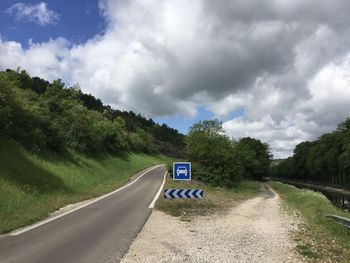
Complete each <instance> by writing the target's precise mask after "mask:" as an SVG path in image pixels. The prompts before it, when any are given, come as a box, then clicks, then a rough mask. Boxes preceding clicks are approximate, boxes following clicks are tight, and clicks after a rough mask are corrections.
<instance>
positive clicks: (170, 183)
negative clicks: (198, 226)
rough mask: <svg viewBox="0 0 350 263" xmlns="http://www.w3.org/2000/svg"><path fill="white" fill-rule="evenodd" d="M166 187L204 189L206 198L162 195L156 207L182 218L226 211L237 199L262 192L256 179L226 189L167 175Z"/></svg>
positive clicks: (186, 218) (188, 218)
mask: <svg viewBox="0 0 350 263" xmlns="http://www.w3.org/2000/svg"><path fill="white" fill-rule="evenodd" d="M166 188H176V189H183V188H185V189H203V191H204V198H203V200H201V199H175V200H168V199H164V198H163V196H161V197H160V198H159V199H158V201H157V204H156V208H157V209H159V210H162V211H164V212H166V213H168V214H170V215H173V216H180V217H181V219H182V220H190V219H191V217H192V216H196V215H206V214H208V213H213V212H218V211H226V209H227V208H228V207H230V206H232V205H234V204H235V202H237V201H241V200H244V199H248V198H250V197H253V196H256V195H257V194H258V193H259V192H260V190H259V189H260V184H259V182H256V181H243V182H241V183H240V184H239V185H238V186H237V187H236V188H232V189H225V188H219V187H212V186H207V185H204V184H202V183H199V182H196V181H174V180H172V178H170V177H169V176H168V177H167V180H166V184H165V187H164V189H166Z"/></svg>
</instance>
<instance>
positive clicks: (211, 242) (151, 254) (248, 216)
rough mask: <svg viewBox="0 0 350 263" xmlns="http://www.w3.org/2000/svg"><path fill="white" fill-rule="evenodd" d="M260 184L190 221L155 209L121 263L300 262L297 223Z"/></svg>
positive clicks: (277, 198)
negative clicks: (255, 192)
mask: <svg viewBox="0 0 350 263" xmlns="http://www.w3.org/2000/svg"><path fill="white" fill-rule="evenodd" d="M264 187H265V188H266V189H265V190H267V191H266V192H265V194H264V195H263V196H259V197H256V198H253V199H249V200H247V201H245V202H243V203H241V204H240V205H238V206H236V207H232V208H231V209H229V210H228V211H227V213H224V214H223V213H221V214H214V215H210V216H204V217H197V218H196V219H194V220H192V221H190V222H184V221H180V219H179V218H176V217H172V216H169V215H166V214H164V213H163V212H161V211H157V210H154V211H153V213H152V215H151V217H150V218H149V220H148V222H147V223H146V225H145V226H144V228H143V230H142V231H141V232H140V233H139V235H138V237H137V239H136V240H135V241H134V243H133V244H132V246H131V247H130V250H129V252H128V253H127V254H126V255H125V257H124V258H123V260H122V262H124V263H126V262H239V263H243V262H249V263H254V262H257V263H264V262H266V263H267V262H268V263H273V262H278V263H280V262H284V263H286V262H303V259H302V257H301V256H300V255H299V254H298V253H297V252H296V251H295V249H294V248H295V244H294V242H293V240H292V232H293V231H294V230H295V229H296V228H297V222H296V221H295V219H294V218H291V216H289V215H287V214H286V213H285V212H283V211H282V209H281V207H280V198H279V196H278V195H277V194H276V193H275V192H273V191H272V190H271V189H270V188H269V186H267V185H265V186H264Z"/></svg>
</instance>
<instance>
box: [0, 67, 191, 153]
mask: <svg viewBox="0 0 350 263" xmlns="http://www.w3.org/2000/svg"><path fill="white" fill-rule="evenodd" d="M0 105H1V107H0V135H2V136H4V137H6V138H9V139H13V140H15V141H17V142H19V143H20V144H22V145H23V146H25V147H26V148H27V149H30V150H31V151H33V152H41V151H55V152H62V151H64V150H65V149H66V148H70V149H74V150H77V151H79V152H83V153H89V154H95V153H102V152H104V153H111V154H113V153H120V152H123V151H127V150H134V151H142V152H148V153H157V152H161V153H163V154H168V155H172V156H182V155H183V152H184V135H182V134H180V133H178V131H177V130H175V129H172V128H169V127H168V126H166V125H165V124H163V125H158V124H156V123H155V122H154V121H153V120H152V119H146V118H144V117H142V116H141V115H136V114H135V113H133V112H125V111H124V112H121V111H119V110H116V109H112V108H111V107H110V106H106V105H103V103H102V102H101V101H100V100H99V99H96V98H95V97H94V96H92V95H90V94H84V93H83V92H82V91H81V90H80V88H79V86H78V85H76V86H74V87H70V88H66V87H65V85H64V83H62V81H61V80H59V79H58V80H55V81H53V82H52V83H49V82H48V81H45V80H43V79H40V78H38V77H33V78H32V77H30V76H29V75H28V74H27V73H26V71H24V70H22V71H20V70H17V71H14V70H6V71H4V72H0Z"/></svg>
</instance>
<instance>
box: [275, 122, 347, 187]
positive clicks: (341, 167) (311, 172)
mask: <svg viewBox="0 0 350 263" xmlns="http://www.w3.org/2000/svg"><path fill="white" fill-rule="evenodd" d="M271 175H272V176H275V177H287V178H292V179H298V180H309V181H314V182H318V183H327V184H334V185H341V186H343V187H348V188H349V187H350V119H349V118H347V119H346V120H345V121H344V122H342V123H340V124H339V125H338V129H337V130H335V131H333V132H330V133H327V134H324V135H322V136H321V137H320V138H318V139H317V140H315V141H313V142H302V143H300V144H298V145H297V146H296V147H295V149H294V154H293V156H292V157H290V158H288V159H286V160H285V161H283V162H282V163H280V164H279V165H277V166H274V167H272V168H271Z"/></svg>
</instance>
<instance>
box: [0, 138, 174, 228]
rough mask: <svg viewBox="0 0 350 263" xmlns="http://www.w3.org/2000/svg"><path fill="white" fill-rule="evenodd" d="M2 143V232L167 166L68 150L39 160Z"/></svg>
mask: <svg viewBox="0 0 350 263" xmlns="http://www.w3.org/2000/svg"><path fill="white" fill-rule="evenodd" d="M0 144H1V147H0V167H1V172H0V192H1V195H0V233H4V232H8V231H10V230H13V229H15V228H18V227H20V226H24V225H27V224H30V223H33V222H35V221H38V220H40V219H42V218H44V217H46V216H47V215H48V214H49V213H50V212H53V211H54V210H56V209H58V208H60V207H63V206H65V205H67V204H69V203H74V202H78V201H82V200H84V199H89V198H92V197H95V196H98V195H101V194H103V193H106V192H109V191H112V190H114V189H116V188H118V187H119V186H121V185H122V184H125V183H126V182H127V181H128V180H129V178H130V176H132V175H133V174H135V173H136V172H138V171H140V170H143V169H145V168H146V167H150V166H152V165H155V164H160V163H164V162H168V161H169V159H168V158H166V157H162V156H158V155H154V156H152V155H146V154H142V153H126V154H122V155H119V156H117V155H110V154H99V155H95V156H94V157H92V156H87V155H84V154H81V153H78V152H76V151H73V150H68V151H65V152H63V153H60V154H57V153H48V152H47V153H45V155H43V154H40V155H37V154H33V153H32V152H29V151H28V150H26V149H24V148H23V147H21V146H19V145H18V144H17V143H14V142H12V141H9V140H6V139H0Z"/></svg>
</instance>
